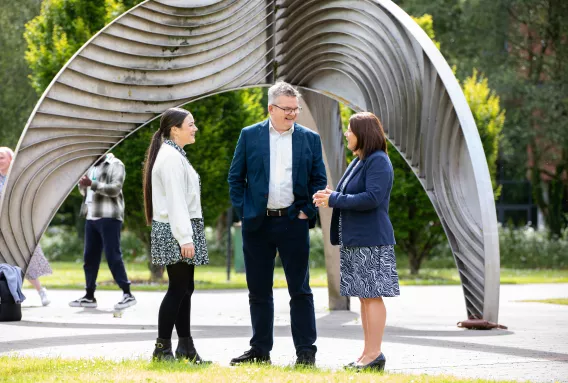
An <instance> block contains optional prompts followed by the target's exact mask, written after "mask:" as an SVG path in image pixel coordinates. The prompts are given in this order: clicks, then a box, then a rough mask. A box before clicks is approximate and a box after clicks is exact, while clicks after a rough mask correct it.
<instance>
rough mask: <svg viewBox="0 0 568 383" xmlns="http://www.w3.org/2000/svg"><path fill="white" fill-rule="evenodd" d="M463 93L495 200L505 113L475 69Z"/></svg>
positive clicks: (466, 82)
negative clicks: (477, 133) (476, 131)
mask: <svg viewBox="0 0 568 383" xmlns="http://www.w3.org/2000/svg"><path fill="white" fill-rule="evenodd" d="M463 91H464V94H465V98H466V100H467V103H468V105H469V107H470V108H471V112H472V113H473V118H474V120H475V124H476V125H477V130H478V131H479V135H480V137H481V143H482V144H483V150H484V152H485V158H486V159H487V164H488V166H489V174H490V175H491V182H492V183H493V192H494V194H495V198H498V197H499V194H500V193H501V187H500V186H499V185H498V184H497V156H498V154H499V140H500V138H501V134H502V133H501V132H502V130H503V125H504V124H505V111H504V110H502V109H501V107H500V105H499V96H497V95H496V94H495V92H494V91H492V90H491V89H490V88H489V85H488V82H487V78H483V77H478V72H477V70H476V69H474V70H473V74H472V75H471V77H468V78H466V79H465V81H464V83H463Z"/></svg>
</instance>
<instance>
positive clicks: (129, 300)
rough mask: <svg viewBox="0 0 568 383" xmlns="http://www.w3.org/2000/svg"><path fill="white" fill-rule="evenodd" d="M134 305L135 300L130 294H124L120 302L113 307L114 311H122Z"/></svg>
mask: <svg viewBox="0 0 568 383" xmlns="http://www.w3.org/2000/svg"><path fill="white" fill-rule="evenodd" d="M135 304H136V298H134V295H132V294H124V295H123V296H122V299H121V300H120V302H118V303H117V304H115V305H114V309H115V310H122V309H125V308H127V307H130V306H134V305H135Z"/></svg>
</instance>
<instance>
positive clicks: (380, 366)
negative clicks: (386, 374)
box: [357, 352, 387, 371]
mask: <svg viewBox="0 0 568 383" xmlns="http://www.w3.org/2000/svg"><path fill="white" fill-rule="evenodd" d="M386 363H387V358H385V354H383V353H382V352H381V355H379V356H377V358H376V359H375V360H373V361H372V362H371V363H369V364H365V365H363V366H357V370H359V371H383V370H384V369H385V364H386Z"/></svg>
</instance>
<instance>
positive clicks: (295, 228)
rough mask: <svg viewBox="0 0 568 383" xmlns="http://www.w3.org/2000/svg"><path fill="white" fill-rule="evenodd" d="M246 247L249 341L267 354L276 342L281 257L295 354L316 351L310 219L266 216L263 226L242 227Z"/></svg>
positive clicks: (253, 346)
mask: <svg viewBox="0 0 568 383" xmlns="http://www.w3.org/2000/svg"><path fill="white" fill-rule="evenodd" d="M243 250H244V258H245V269H246V277H247V285H248V289H249V305H250V315H251V321H252V330H253V336H252V339H251V341H250V345H251V347H252V348H253V349H256V350H257V351H259V352H261V353H263V354H268V353H269V352H270V351H271V350H272V346H273V344H274V300H273V295H272V286H273V281H274V259H275V257H276V251H278V255H279V256H280V258H281V260H282V266H283V267H284V273H285V275H286V281H287V282H288V292H289V294H290V319H291V324H292V337H293V340H294V346H295V347H296V354H299V353H300V352H303V351H308V352H313V353H315V352H316V351H317V348H316V346H315V345H314V343H315V341H316V338H317V334H316V319H315V310H314V298H313V294H312V290H311V288H310V272H309V255H310V237H309V228H308V220H307V219H306V220H303V219H299V218H295V219H293V220H290V218H289V217H287V216H286V217H265V219H264V223H263V224H262V226H261V227H260V229H258V230H255V231H247V230H246V227H244V228H243Z"/></svg>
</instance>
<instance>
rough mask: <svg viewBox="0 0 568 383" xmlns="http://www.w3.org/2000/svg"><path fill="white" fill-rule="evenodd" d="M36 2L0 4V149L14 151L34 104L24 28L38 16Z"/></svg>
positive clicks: (35, 0) (38, 1)
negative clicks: (25, 57) (0, 87)
mask: <svg viewBox="0 0 568 383" xmlns="http://www.w3.org/2000/svg"><path fill="white" fill-rule="evenodd" d="M40 3H41V1H40V0H21V1H2V2H0V30H1V31H2V33H1V34H0V51H1V52H2V54H1V55H0V83H1V84H2V90H1V91H0V115H1V116H2V128H0V146H9V147H11V148H12V149H14V148H15V147H16V144H17V143H18V138H19V137H20V135H21V133H22V130H23V129H24V126H25V124H26V121H27V120H28V117H29V114H30V112H31V111H32V109H33V106H34V103H35V102H36V100H37V95H36V93H35V92H34V90H33V89H32V88H31V87H30V86H29V84H28V75H29V73H30V72H29V69H28V67H27V65H26V62H25V60H24V51H25V49H26V44H25V40H24V36H23V35H24V29H25V28H24V25H25V23H27V22H28V21H29V20H31V19H32V18H33V17H35V16H36V15H38V14H39V10H40Z"/></svg>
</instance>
